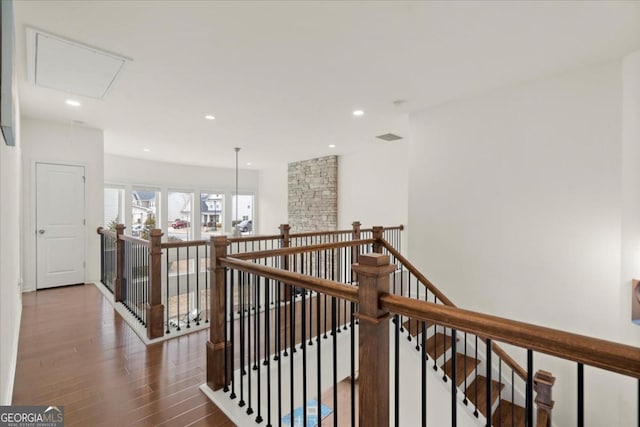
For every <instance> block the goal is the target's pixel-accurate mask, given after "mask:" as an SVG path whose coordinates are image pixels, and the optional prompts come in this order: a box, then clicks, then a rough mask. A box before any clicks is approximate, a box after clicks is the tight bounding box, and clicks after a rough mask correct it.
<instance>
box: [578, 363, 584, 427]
mask: <svg viewBox="0 0 640 427" xmlns="http://www.w3.org/2000/svg"><path fill="white" fill-rule="evenodd" d="M583 426H584V365H583V364H582V363H578V427H583Z"/></svg>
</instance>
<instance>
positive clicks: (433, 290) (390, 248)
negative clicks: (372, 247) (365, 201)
mask: <svg viewBox="0 0 640 427" xmlns="http://www.w3.org/2000/svg"><path fill="white" fill-rule="evenodd" d="M381 243H382V245H383V246H384V247H385V248H386V249H387V250H388V251H389V253H390V254H391V255H393V256H394V257H395V258H396V259H397V260H398V261H400V263H401V264H402V265H404V266H405V267H406V268H407V270H409V272H410V273H411V274H413V275H414V276H415V277H416V278H417V279H418V281H420V282H422V284H423V285H424V286H425V287H426V288H427V289H429V291H430V292H431V293H432V294H434V295H435V296H436V297H437V298H438V299H439V300H440V301H442V303H443V304H445V305H448V306H450V307H455V306H456V305H455V304H454V303H453V302H452V301H451V300H450V299H449V298H447V297H446V296H445V294H443V293H442V292H441V291H440V289H438V288H436V286H435V285H434V284H433V283H431V281H430V280H429V279H427V278H426V277H425V276H424V274H422V273H420V271H419V270H418V269H417V268H416V267H415V266H414V265H413V264H411V262H410V261H409V260H408V259H406V258H405V257H404V256H402V254H401V253H400V252H398V251H397V250H396V249H395V248H394V247H393V246H391V244H389V242H387V241H386V240H385V239H382V242H381Z"/></svg>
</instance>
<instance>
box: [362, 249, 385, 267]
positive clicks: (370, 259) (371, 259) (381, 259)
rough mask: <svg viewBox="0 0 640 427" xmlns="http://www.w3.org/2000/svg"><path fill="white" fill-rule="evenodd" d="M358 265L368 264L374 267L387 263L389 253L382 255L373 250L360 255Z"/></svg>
mask: <svg viewBox="0 0 640 427" xmlns="http://www.w3.org/2000/svg"><path fill="white" fill-rule="evenodd" d="M360 265H369V266H375V267H380V266H383V265H389V255H383V254H379V253H375V252H373V253H370V254H365V255H360Z"/></svg>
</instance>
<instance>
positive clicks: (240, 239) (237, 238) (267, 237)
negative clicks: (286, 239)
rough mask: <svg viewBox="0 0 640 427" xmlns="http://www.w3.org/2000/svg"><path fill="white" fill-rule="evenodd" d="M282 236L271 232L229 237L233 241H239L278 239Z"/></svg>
mask: <svg viewBox="0 0 640 427" xmlns="http://www.w3.org/2000/svg"><path fill="white" fill-rule="evenodd" d="M280 237H281V236H280V235H279V234H269V235H266V236H243V237H229V238H228V239H229V241H230V242H231V243H238V242H257V241H258V240H277V239H279V238H280Z"/></svg>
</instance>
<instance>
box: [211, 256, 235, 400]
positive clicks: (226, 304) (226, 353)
mask: <svg viewBox="0 0 640 427" xmlns="http://www.w3.org/2000/svg"><path fill="white" fill-rule="evenodd" d="M207 276H208V275H207ZM224 278H225V281H224V288H223V290H222V292H223V297H222V298H223V299H224V389H223V390H224V392H225V393H226V392H228V391H229V381H230V378H229V368H228V366H229V360H228V359H229V329H228V323H227V322H229V300H227V298H228V297H229V291H228V286H229V283H227V280H226V279H227V269H226V268H225V270H224ZM218 286H219V285H218ZM231 348H233V347H231ZM231 357H233V354H231Z"/></svg>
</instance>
